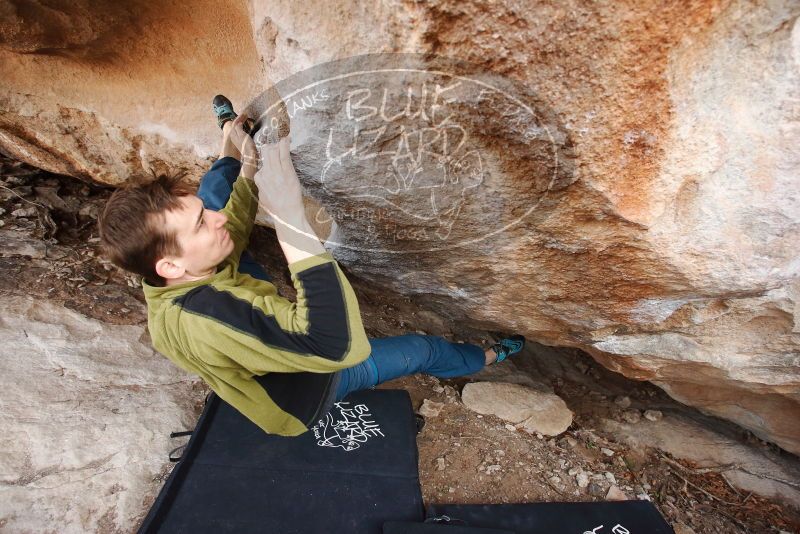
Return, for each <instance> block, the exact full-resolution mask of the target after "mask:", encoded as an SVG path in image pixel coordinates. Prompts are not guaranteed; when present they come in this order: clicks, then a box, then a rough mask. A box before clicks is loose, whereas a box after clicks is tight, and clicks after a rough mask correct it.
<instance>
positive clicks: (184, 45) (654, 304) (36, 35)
mask: <svg viewBox="0 0 800 534" xmlns="http://www.w3.org/2000/svg"><path fill="white" fill-rule="evenodd" d="M63 4H64V7H63V9H61V10H55V9H50V10H48V11H47V13H43V12H41V11H40V10H41V9H42V8H38V7H35V5H34V3H32V2H31V3H30V5H28V4H25V3H19V2H16V3H14V4H13V5H12V4H11V3H10V2H3V3H1V4H0V5H2V6H3V7H2V8H0V9H1V10H2V12H3V18H2V20H3V22H2V25H0V59H2V61H0V76H1V77H2V80H3V81H2V88H3V91H2V93H1V94H0V110H2V113H0V148H2V150H3V151H5V152H9V153H11V154H12V155H14V156H16V157H18V158H20V159H23V160H25V161H28V162H30V163H33V164H35V165H39V166H41V167H44V168H46V169H49V170H53V171H57V172H62V173H66V174H71V175H74V176H77V177H81V178H91V179H94V180H98V181H102V182H105V183H110V184H120V183H124V182H126V181H129V180H136V179H140V178H139V177H140V176H141V175H142V174H143V173H145V172H146V171H148V170H151V169H152V170H161V169H163V168H171V169H174V168H183V169H187V170H189V171H190V173H191V174H193V175H195V176H198V177H199V176H200V174H202V172H203V170H204V169H205V168H206V167H207V165H208V164H209V162H210V161H211V158H213V157H214V155H215V152H216V142H217V141H216V138H217V136H218V131H217V130H216V126H215V125H214V124H213V122H212V121H211V120H210V117H209V110H208V102H209V101H210V99H211V97H212V96H213V95H214V94H216V93H219V92H221V93H225V94H227V95H228V96H230V97H231V99H232V100H234V102H236V103H237V104H239V103H246V102H249V101H250V100H251V99H253V98H255V97H256V96H257V95H258V94H260V93H261V92H262V91H263V90H264V89H266V88H267V87H269V86H270V85H271V80H275V81H277V80H283V79H289V80H292V81H291V83H286V84H284V86H283V87H284V89H285V88H288V87H290V86H291V87H293V88H294V89H296V90H298V91H299V92H298V93H297V94H294V95H291V94H290V93H289V92H282V93H281V95H282V96H283V97H284V99H285V100H286V103H287V105H288V106H289V108H288V109H289V114H290V115H291V119H292V139H293V149H294V155H295V159H296V164H297V166H298V169H299V171H300V173H301V175H302V178H303V180H304V184H305V185H306V187H307V192H308V194H309V196H310V197H313V199H314V200H315V201H316V202H317V203H318V204H320V205H322V206H324V208H325V211H324V212H321V211H320V212H317V214H316V215H317V216H318V217H317V218H318V221H317V222H319V223H326V224H328V225H330V226H331V232H330V235H328V239H329V244H330V245H331V247H332V248H334V250H335V252H336V254H337V255H338V257H340V258H341V260H342V262H343V263H345V264H347V265H348V267H349V268H350V269H352V270H353V271H355V272H357V273H358V274H359V275H361V276H364V277H366V278H369V279H372V280H374V281H376V282H379V283H383V284H385V285H387V286H388V287H391V288H392V289H395V290H397V291H400V292H403V293H406V294H425V295H428V296H429V299H430V305H431V307H433V308H441V309H447V310H448V312H449V315H451V316H457V317H460V318H461V319H462V320H466V321H471V322H472V323H474V324H475V325H477V326H481V327H487V328H492V329H497V330H503V331H516V332H520V333H523V334H525V335H527V336H529V337H530V338H532V339H536V340H538V341H541V342H543V343H546V344H552V345H565V346H575V347H580V348H582V349H584V350H587V351H588V352H589V353H591V354H592V355H593V356H594V357H595V358H596V359H597V360H598V361H600V362H602V363H603V364H604V365H606V366H607V367H609V368H611V369H614V370H616V371H619V372H621V373H623V374H625V375H627V376H630V377H634V378H637V379H641V380H652V381H653V382H655V383H657V384H659V385H660V386H661V387H663V388H664V389H665V390H666V391H668V392H669V393H670V394H671V395H672V396H674V397H675V398H676V399H678V400H680V401H682V402H685V403H687V404H691V405H694V406H697V407H698V408H700V409H701V410H704V411H706V412H709V413H713V414H716V415H719V416H721V417H725V418H728V419H731V420H733V421H736V422H737V423H739V424H741V425H742V426H744V427H745V428H748V429H750V430H752V431H753V432H755V433H756V434H757V435H759V436H761V437H763V438H765V439H768V440H771V441H773V442H775V443H777V444H779V445H780V446H781V447H783V448H785V449H787V450H789V451H792V452H795V453H798V452H800V425H797V424H796V420H797V417H798V415H800V356H798V354H799V353H800V350H799V347H800V326H798V324H799V321H798V314H800V312H799V311H798V310H800V306H798V299H800V281H798V273H799V272H800V261H798V252H797V250H798V245H800V231H798V229H799V228H800V224H799V223H800V199H798V194H800V193H798V190H799V189H800V187H798V178H797V177H798V175H800V155H799V154H800V149H798V147H800V83H798V82H800V29H798V28H800V25H798V22H797V17H798V15H799V14H800V6H798V5H797V3H796V2H791V1H786V2H778V3H770V4H769V5H767V4H766V3H765V2H760V3H759V2H757V3H756V4H745V3H744V2H712V1H695V2H672V3H667V4H664V3H660V4H656V3H647V2H633V1H631V2H609V3H599V4H598V3H596V4H591V5H587V4H586V3H584V2H577V1H575V2H572V1H567V2H560V1H559V2H555V1H552V0H541V1H533V2H514V1H511V0H508V1H504V2H494V3H481V4H480V5H478V4H477V3H476V4H471V3H464V2H456V1H454V0H438V1H437V0H434V1H432V2H424V3H402V2H396V3H392V2H383V3H381V4H380V5H379V6H373V5H369V4H363V3H359V2H353V1H352V0H338V1H334V2H326V3H303V4H297V3H290V2H281V1H278V2H271V3H270V5H269V6H266V5H262V4H261V3H258V2H253V3H252V4H251V5H248V4H246V3H236V2H228V3H225V2H223V3H219V2H216V3H214V4H207V5H205V4H202V3H200V4H197V3H193V7H192V8H191V9H190V10H187V9H185V8H182V7H180V6H177V5H174V4H170V5H166V6H161V7H158V8H155V7H153V6H152V5H151V4H150V3H145V2H142V3H140V4H134V5H133V7H125V8H123V7H116V5H114V4H112V3H108V5H107V6H102V7H100V8H98V7H97V6H90V5H89V3H88V2H87V3H84V4H80V3H78V4H76V3H74V2H70V3H67V2H64V3H63ZM68 4H69V5H68ZM20 5H21V6H23V7H19V6H20ZM26 5H27V6H28V7H24V6H26ZM13 6H17V7H13ZM76 6H77V7H76ZM221 12H224V13H225V14H226V15H225V17H220V16H218V14H219V13H221ZM392 52H393V53H420V54H433V55H438V56H449V57H452V58H458V59H462V60H465V61H468V62H470V63H471V64H472V65H477V68H478V70H480V71H481V72H482V73H483V75H480V76H477V75H475V72H476V71H475V69H474V68H473V69H472V70H470V71H469V73H465V72H461V73H460V74H462V75H464V76H466V74H469V76H472V78H470V77H469V76H466V78H464V79H463V80H461V81H462V82H463V83H462V84H461V85H460V86H459V87H458V88H454V89H453V90H452V92H451V93H449V94H450V95H453V96H452V98H450V100H451V102H447V103H446V104H445V103H444V102H445V100H442V101H441V102H439V104H441V105H442V106H443V107H441V108H438V109H439V110H440V111H443V110H444V109H445V108H447V109H449V110H450V111H452V112H453V119H452V120H453V124H456V125H457V126H458V127H459V128H461V130H459V131H461V132H462V133H463V134H464V137H463V139H465V142H464V143H463V144H462V145H460V146H457V147H456V145H452V144H451V145H448V146H449V148H448V149H445V148H444V139H445V136H444V133H445V131H446V130H447V126H446V125H445V124H444V123H442V122H437V120H436V119H435V118H434V117H433V116H432V115H433V112H432V111H431V108H430V107H428V108H427V110H428V111H427V112H426V114H425V115H424V116H423V115H419V114H418V115H416V116H412V115H413V113H409V114H406V115H402V114H401V112H402V111H403V104H402V102H404V100H403V99H404V98H406V97H407V96H408V95H409V94H411V95H412V98H411V100H413V102H412V104H413V105H414V106H418V105H419V104H420V100H421V98H422V94H423V92H422V91H423V89H422V85H420V84H419V83H418V82H420V81H424V80H423V78H424V79H425V80H427V82H428V85H427V86H426V87H428V88H429V89H430V91H431V92H428V93H426V94H427V95H428V98H431V97H430V95H432V94H433V93H434V92H435V89H436V87H437V85H436V84H437V83H438V84H439V88H440V89H441V88H444V87H447V83H449V82H448V80H450V82H453V81H454V80H456V78H454V77H453V75H454V72H455V71H454V72H450V73H449V74H447V75H442V74H439V75H438V76H439V78H436V76H434V75H429V74H424V75H418V77H417V78H415V79H414V80H413V81H414V84H411V83H410V82H409V80H407V79H406V80H403V79H390V78H391V77H389V76H388V75H387V76H385V77H384V78H383V79H382V81H379V80H376V79H368V78H366V77H363V76H362V77H361V78H358V79H356V78H352V79H348V80H347V81H346V83H338V82H337V83H338V84H333V85H330V86H329V88H330V92H328V93H327V94H328V98H327V99H326V98H322V94H321V93H320V94H318V95H317V96H318V98H319V101H318V102H314V101H313V98H312V100H302V98H301V97H303V96H305V97H306V98H307V99H308V98H311V97H313V91H310V89H309V87H310V85H309V83H310V81H309V80H311V78H313V76H312V75H309V76H311V78H308V76H307V78H308V79H304V78H303V76H302V75H298V74H297V73H298V72H300V71H303V70H304V69H307V68H309V67H313V66H314V65H318V64H321V63H324V62H327V61H331V60H337V59H341V58H347V57H350V56H355V55H358V54H365V53H384V54H385V53H392ZM398 61H399V60H398ZM403 61H405V60H403ZM415 61H416V60H415ZM431 64H433V63H431ZM348 65H349V66H351V67H352V66H353V64H348ZM417 66H419V65H417ZM423 70H424V69H423ZM309 72H311V73H312V74H313V73H314V72H317V73H319V72H327V73H330V71H313V70H312V71H309ZM349 72H352V69H351V71H349ZM486 73H494V75H499V76H500V77H502V78H503V79H504V80H506V82H507V83H508V84H510V85H508V87H513V88H514V89H515V90H516V91H518V92H519V93H520V94H522V93H524V94H525V97H524V98H522V97H520V100H519V101H518V102H517V103H516V104H514V105H509V104H508V102H512V100H513V99H509V97H504V98H505V100H503V99H502V98H499V99H494V100H492V99H490V98H488V97H487V96H486V95H487V94H489V93H484V94H483V95H482V94H481V92H480V89H476V87H478V85H479V84H478V83H477V82H475V81H470V80H480V81H481V83H485V84H488V85H491V84H492V83H494V82H495V80H496V77H492V76H490V75H488V74H486ZM393 76H394V75H393ZM467 78H469V80H468V79H467ZM415 84H416V85H415ZM279 85H280V84H279ZM412 85H413V87H411V86H412ZM387 88H388V92H387V93H386V94H387V95H388V99H387V101H388V108H391V109H389V110H388V111H386V110H384V111H386V113H384V114H383V115H381V113H380V111H381V109H382V108H381V106H382V104H381V102H382V100H381V97H382V95H383V92H382V90H383V89H387ZM409 88H411V91H412V92H411V93H408V92H407V89H409ZM470 88H472V89H470ZM484 88H485V87H484ZM301 89H302V91H301ZM367 89H369V90H370V91H369V93H367V92H362V93H354V91H364V90H367ZM303 91H305V92H303ZM337 91H338V92H337ZM515 94H516V93H515ZM443 95H445V93H442V95H440V96H442V97H443V98H445V96H443ZM361 97H363V99H362V100H358V99H359V98H361ZM523 101H524V102H523ZM520 102H523V103H524V104H525V105H524V106H523V105H522V104H521V103H520ZM300 103H302V105H300ZM348 103H349V104H348ZM427 103H428V104H430V103H431V101H430V100H428V101H427ZM293 104H297V106H298V107H296V108H295V107H293V106H292V105H293ZM348 106H349V107H348ZM392 106H394V107H392ZM515 106H516V107H515ZM525 106H527V107H525ZM373 108H374V109H375V110H376V112H375V113H374V114H373V113H372V111H371V110H372V109H373ZM523 108H524V109H529V110H530V112H529V114H528V115H525V118H520V117H522V115H517V114H516V112H515V111H514V112H513V113H512V112H510V111H509V110H512V111H513V110H515V109H523ZM415 109H416V108H415ZM392 110H393V111H392ZM392 113H394V114H392ZM401 115H402V116H401ZM523 115H524V114H523ZM393 117H396V118H393ZM390 119H392V120H390ZM415 121H416V122H415ZM420 121H423V122H420ZM401 127H402V128H401ZM380 128H384V130H382V131H380V132H379V130H380ZM370 129H371V130H370ZM457 129H458V128H456V127H455V126H453V127H452V128H451V130H449V133H450V134H451V135H454V132H455V130H457ZM365 132H366V133H368V132H373V133H374V138H372V141H370V140H369V139H367V137H365V136H366V133H365ZM378 133H380V135H378ZM412 133H413V134H414V135H418V136H419V137H417V138H414V137H413V135H412ZM428 134H429V135H430V136H431V137H428V138H426V139H427V140H428V141H429V146H430V147H431V148H430V150H426V151H425V154H424V156H425V157H424V158H423V157H422V156H423V152H422V151H419V150H417V151H416V152H415V150H416V149H418V148H419V145H420V144H424V142H423V138H424V136H425V135H428ZM437 135H438V136H439V137H436V136H437ZM347 136H350V137H347ZM353 136H355V137H353ZM434 138H435V140H433V139H434ZM348 139H350V140H348ZM352 139H355V144H356V145H358V147H361V148H358V147H356V149H354V150H350V149H349V148H347V147H350V146H351V145H349V144H347V143H350V142H352ZM448 139H450V140H451V141H452V140H453V139H455V137H448ZM370 142H371V143H372V144H371V145H370V144H369V143H370ZM359 143H360V144H359ZM403 143H406V144H405V145H403ZM415 143H416V144H415ZM368 145H369V147H371V148H370V150H372V152H367V151H366V150H367V149H366V148H364V147H367V146H368ZM392 147H394V148H392ZM454 147H456V148H454ZM332 149H337V150H339V152H338V153H337V154H338V156H339V157H331V154H332V153H333V152H331V150H332ZM362 149H363V150H362ZM359 150H362V151H360V152H359ZM404 150H405V151H406V152H403V151H404ZM548 150H550V151H548ZM411 154H415V155H414V156H413V157H412V156H411ZM401 156H402V157H401ZM532 208H535V209H532ZM312 211H313V210H312Z"/></svg>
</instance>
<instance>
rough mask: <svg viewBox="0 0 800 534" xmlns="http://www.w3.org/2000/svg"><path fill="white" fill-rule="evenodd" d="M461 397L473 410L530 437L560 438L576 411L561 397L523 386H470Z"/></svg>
mask: <svg viewBox="0 0 800 534" xmlns="http://www.w3.org/2000/svg"><path fill="white" fill-rule="evenodd" d="M461 398H462V401H463V402H464V405H465V406H467V407H468V408H469V409H471V410H473V411H475V412H477V413H479V414H484V415H489V414H491V415H496V416H498V417H500V418H501V419H504V420H506V421H509V422H511V423H514V424H515V425H516V426H517V427H518V428H522V429H523V430H525V431H526V432H528V433H530V434H535V433H537V432H538V433H539V434H544V435H548V436H557V435H558V434H560V433H562V432H564V431H565V430H566V429H567V428H569V425H570V424H572V412H571V411H570V410H569V408H567V405H566V404H565V403H564V401H563V400H562V399H561V398H560V397H558V396H557V395H554V394H552V393H542V392H540V391H536V390H533V389H531V388H528V387H525V386H522V385H519V384H507V383H502V382H476V383H469V384H467V385H466V386H464V390H463V391H462V393H461Z"/></svg>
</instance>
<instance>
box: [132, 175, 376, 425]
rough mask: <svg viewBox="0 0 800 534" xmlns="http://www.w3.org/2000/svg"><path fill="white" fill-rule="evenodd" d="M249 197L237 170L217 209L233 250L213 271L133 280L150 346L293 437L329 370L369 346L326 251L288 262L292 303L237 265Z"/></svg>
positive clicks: (248, 185) (354, 359) (310, 415)
mask: <svg viewBox="0 0 800 534" xmlns="http://www.w3.org/2000/svg"><path fill="white" fill-rule="evenodd" d="M257 199H258V188H257V187H256V185H255V183H254V182H253V181H252V180H250V179H247V178H244V177H241V176H240V177H239V178H238V179H237V180H236V183H235V184H234V187H233V192H232V194H231V196H230V199H229V200H228V203H227V205H226V206H225V208H224V209H223V210H222V213H224V214H225V215H226V216H227V217H228V222H227V224H226V228H227V230H228V231H229V232H230V235H231V238H232V239H233V241H234V243H235V248H234V250H233V252H232V253H231V254H230V256H228V258H226V259H225V260H224V261H223V263H222V264H221V265H220V266H219V268H218V270H217V273H216V274H215V275H213V276H211V277H209V278H206V279H203V280H199V281H194V282H186V283H183V284H178V285H172V286H167V287H158V286H154V285H151V284H149V283H147V282H146V281H145V282H144V283H143V287H144V294H145V298H146V300H147V309H148V327H149V330H150V336H151V338H152V340H153V346H154V347H155V349H156V350H158V351H159V352H161V353H162V354H164V355H165V356H166V357H167V358H169V359H170V360H172V361H173V362H175V364H177V365H178V366H179V367H181V368H183V369H185V370H186V371H189V372H190V373H194V374H196V375H199V376H200V377H201V378H202V379H203V380H204V381H205V382H206V383H207V384H208V385H209V386H210V387H211V389H212V390H214V392H215V393H217V395H219V396H220V397H221V398H222V399H223V400H225V401H226V402H228V403H229V404H230V405H232V406H233V407H234V408H236V409H237V410H238V411H239V412H241V413H242V414H243V415H245V416H246V417H247V418H248V419H250V420H251V421H253V422H254V423H255V424H256V425H258V426H259V427H261V428H262V429H263V430H264V431H266V432H269V433H271V434H280V435H288V436H294V435H298V434H301V433H303V432H305V431H306V430H307V429H308V427H309V426H312V425H313V424H314V423H315V422H316V420H317V419H318V418H320V417H322V416H323V415H324V413H325V412H327V411H328V410H329V409H330V405H331V403H332V402H333V395H334V393H335V389H336V385H337V379H338V374H337V373H336V371H338V370H340V369H343V368H346V367H351V366H353V365H356V364H358V363H360V362H361V361H363V360H365V359H366V358H367V357H368V356H369V354H370V345H369V341H368V340H367V335H366V333H365V332H364V326H363V325H362V323H361V314H360V312H359V309H358V302H357V300H356V297H355V293H354V292H353V288H352V287H351V286H350V284H349V283H348V281H347V279H346V278H345V276H344V274H343V273H342V271H341V269H340V268H339V266H338V264H337V263H336V261H335V260H334V259H333V257H332V256H331V255H330V254H328V253H325V254H320V255H317V256H313V257H311V258H306V259H304V260H301V261H297V262H294V263H292V264H290V265H289V271H290V272H291V275H292V283H293V284H294V287H295V289H296V290H297V299H296V302H291V301H289V300H287V299H285V298H283V297H281V296H279V295H278V293H277V290H276V288H275V286H274V285H272V284H271V283H269V282H265V281H263V280H258V279H256V278H253V277H251V276H250V275H247V274H242V273H239V272H238V267H239V258H240V256H241V254H242V251H243V250H244V249H245V247H246V246H247V242H248V240H249V237H250V231H251V229H252V227H253V221H254V219H255V214H256V210H257V208H258V200H257Z"/></svg>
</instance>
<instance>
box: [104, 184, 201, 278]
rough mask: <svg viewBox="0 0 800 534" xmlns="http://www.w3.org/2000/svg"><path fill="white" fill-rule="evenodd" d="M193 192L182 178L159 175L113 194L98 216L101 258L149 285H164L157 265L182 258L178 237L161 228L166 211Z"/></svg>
mask: <svg viewBox="0 0 800 534" xmlns="http://www.w3.org/2000/svg"><path fill="white" fill-rule="evenodd" d="M194 191H195V188H194V187H193V186H192V185H191V184H189V183H187V182H185V181H184V180H183V175H180V174H179V175H173V176H166V175H160V176H157V177H156V179H155V180H154V181H152V182H150V183H148V184H144V185H137V186H132V187H125V188H123V189H119V190H117V191H115V192H114V193H113V194H112V195H111V198H109V199H108V202H107V203H106V207H105V208H104V209H103V213H102V215H100V220H99V227H100V243H101V245H102V248H103V254H104V255H105V256H106V257H107V258H108V259H109V260H111V262H112V263H114V265H117V266H118V267H121V268H123V269H125V270H126V271H130V272H133V273H136V274H139V275H141V276H142V277H144V279H145V280H146V281H147V282H148V283H150V284H152V285H164V284H165V283H166V282H165V280H164V279H163V278H162V277H161V276H159V275H158V273H157V272H156V262H157V261H158V260H160V259H161V258H163V257H164V256H169V255H179V254H181V253H182V252H181V248H180V245H178V240H177V236H176V235H175V233H174V232H167V231H166V230H165V228H164V220H165V219H164V214H165V212H166V211H169V210H174V209H179V208H180V207H181V204H180V200H179V199H180V197H182V196H187V195H191V194H193V193H194Z"/></svg>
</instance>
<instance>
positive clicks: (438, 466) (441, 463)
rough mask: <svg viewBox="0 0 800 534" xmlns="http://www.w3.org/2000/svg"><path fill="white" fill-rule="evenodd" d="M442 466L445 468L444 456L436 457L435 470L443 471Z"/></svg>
mask: <svg viewBox="0 0 800 534" xmlns="http://www.w3.org/2000/svg"><path fill="white" fill-rule="evenodd" d="M444 468H445V461H444V458H437V459H436V470H437V471H444Z"/></svg>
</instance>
